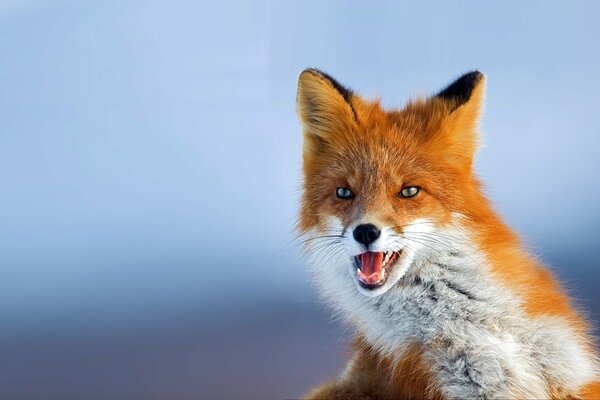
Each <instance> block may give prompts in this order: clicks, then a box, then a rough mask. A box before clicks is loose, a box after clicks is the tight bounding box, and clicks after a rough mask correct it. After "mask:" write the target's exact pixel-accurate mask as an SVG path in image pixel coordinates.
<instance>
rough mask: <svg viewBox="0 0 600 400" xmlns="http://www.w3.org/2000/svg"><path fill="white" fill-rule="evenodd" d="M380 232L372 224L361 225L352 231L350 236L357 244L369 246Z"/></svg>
mask: <svg viewBox="0 0 600 400" xmlns="http://www.w3.org/2000/svg"><path fill="white" fill-rule="evenodd" d="M380 233H381V231H380V230H379V229H378V228H377V227H376V226H375V225H373V224H362V225H359V226H357V227H356V228H355V229H354V232H353V233H352V235H353V236H354V239H356V241H357V242H359V243H362V244H364V245H365V246H368V245H370V244H371V243H373V242H374V241H375V240H377V238H378V237H379V234H380Z"/></svg>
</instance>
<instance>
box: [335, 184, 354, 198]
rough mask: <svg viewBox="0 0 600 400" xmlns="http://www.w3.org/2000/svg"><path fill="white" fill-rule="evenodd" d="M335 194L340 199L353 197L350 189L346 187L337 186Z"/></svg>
mask: <svg viewBox="0 0 600 400" xmlns="http://www.w3.org/2000/svg"><path fill="white" fill-rule="evenodd" d="M335 195H336V196H337V197H338V198H340V199H351V198H353V197H354V193H352V190H350V189H348V188H343V187H339V188H337V189H336V190H335Z"/></svg>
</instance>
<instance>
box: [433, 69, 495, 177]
mask: <svg viewBox="0 0 600 400" xmlns="http://www.w3.org/2000/svg"><path fill="white" fill-rule="evenodd" d="M484 95H485V75H483V74H482V73H481V72H479V71H473V72H469V73H467V74H464V75H463V76H461V77H460V78H458V79H457V80H455V81H454V82H452V83H451V84H450V85H448V86H447V87H446V88H445V89H444V90H442V91H440V92H439V93H437V94H436V95H435V96H433V98H434V99H437V100H441V101H442V102H443V103H444V104H445V109H446V116H445V123H444V126H445V127H446V129H445V132H443V136H444V139H445V141H446V149H447V150H448V152H449V154H450V156H451V157H454V158H455V160H457V161H459V162H463V163H464V162H466V163H467V164H468V166H469V167H471V164H472V162H473V157H474V155H475V151H476V150H477V145H478V142H479V133H478V128H479V117H480V115H481V109H482V107H483V98H484Z"/></svg>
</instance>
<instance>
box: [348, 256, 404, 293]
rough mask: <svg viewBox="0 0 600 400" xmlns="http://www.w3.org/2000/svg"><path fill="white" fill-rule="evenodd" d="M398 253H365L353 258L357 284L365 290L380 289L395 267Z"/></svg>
mask: <svg viewBox="0 0 600 400" xmlns="http://www.w3.org/2000/svg"><path fill="white" fill-rule="evenodd" d="M399 257H400V251H386V252H380V251H378V252H373V251H367V252H365V253H361V254H359V255H357V256H355V257H354V261H355V262H356V266H357V268H356V276H357V278H358V283H359V284H360V286H362V287H364V288H365V289H375V288H378V287H380V286H381V285H383V284H384V283H385V281H386V280H387V277H388V275H389V274H390V273H391V272H392V269H393V268H394V266H395V265H396V261H398V258H399Z"/></svg>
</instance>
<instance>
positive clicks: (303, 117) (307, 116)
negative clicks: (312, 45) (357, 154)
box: [296, 68, 357, 151]
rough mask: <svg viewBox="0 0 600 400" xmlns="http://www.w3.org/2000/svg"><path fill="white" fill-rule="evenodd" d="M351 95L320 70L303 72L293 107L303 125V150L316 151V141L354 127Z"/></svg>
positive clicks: (345, 131)
mask: <svg viewBox="0 0 600 400" xmlns="http://www.w3.org/2000/svg"><path fill="white" fill-rule="evenodd" d="M353 96H354V94H353V93H352V91H350V90H349V89H347V88H345V87H344V86H342V85H341V84H340V83H338V82H337V81H336V80H335V79H333V78H332V77H331V76H329V75H328V74H326V73H324V72H322V71H319V70H316V69H312V68H309V69H306V70H304V71H302V73H301V74H300V77H299V78H298V96H297V99H296V109H297V112H298V116H299V117H300V121H301V122H302V125H303V128H304V133H305V151H307V150H309V151H310V150H317V149H318V147H319V142H322V143H327V142H330V141H331V140H335V137H336V136H337V135H347V134H348V133H350V132H352V131H353V130H354V129H355V128H356V123H357V121H356V113H355V111H354V109H353V108H352V104H351V103H352V97H353ZM306 146H308V148H307V147H306ZM315 146H316V147H315Z"/></svg>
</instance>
